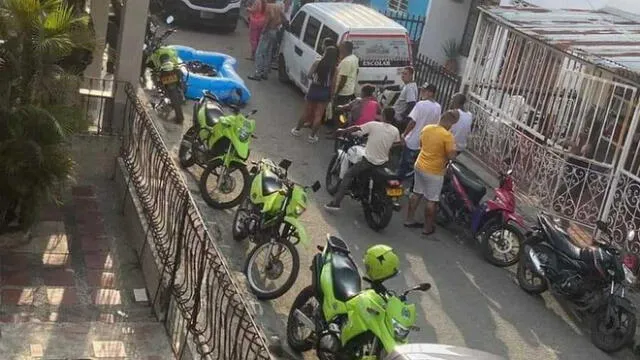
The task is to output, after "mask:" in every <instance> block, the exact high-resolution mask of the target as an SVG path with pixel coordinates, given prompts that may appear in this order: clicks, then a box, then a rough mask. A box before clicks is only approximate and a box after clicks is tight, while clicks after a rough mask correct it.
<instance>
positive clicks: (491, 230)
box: [482, 223, 524, 267]
mask: <svg viewBox="0 0 640 360" xmlns="http://www.w3.org/2000/svg"><path fill="white" fill-rule="evenodd" d="M500 232H502V234H501V235H499V236H503V237H504V235H505V234H504V233H505V232H506V233H511V234H512V235H514V236H515V237H516V239H517V242H518V244H517V245H518V248H517V249H516V250H517V252H516V254H515V256H513V258H504V259H503V258H499V257H498V255H499V254H500V253H501V252H502V251H503V249H499V248H498V246H499V244H496V241H495V240H493V235H494V234H496V233H500ZM483 235H484V236H483V239H482V255H483V256H484V258H485V259H486V260H487V261H488V262H489V263H491V264H492V265H495V266H497V267H507V266H511V265H514V264H515V263H517V262H518V260H519V259H520V253H521V249H522V243H523V242H524V234H523V233H522V231H520V229H518V228H517V227H516V226H514V225H512V224H504V225H502V224H500V223H493V224H489V226H487V228H486V229H484V230H483ZM503 239H504V238H503ZM507 241H509V240H507ZM514 245H515V244H509V247H513V246H514ZM496 252H497V254H496Z"/></svg>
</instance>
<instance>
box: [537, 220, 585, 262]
mask: <svg viewBox="0 0 640 360" xmlns="http://www.w3.org/2000/svg"><path fill="white" fill-rule="evenodd" d="M540 220H541V221H540V222H541V224H542V227H543V228H544V231H545V233H546V234H547V235H548V236H549V240H550V241H551V243H552V244H553V246H554V247H555V248H556V249H558V251H560V252H562V253H563V254H565V255H567V256H569V257H570V258H572V259H575V260H581V255H583V256H584V254H583V252H588V251H590V249H589V248H581V247H579V246H577V245H575V244H574V243H573V241H572V240H571V237H570V236H569V234H568V233H567V232H566V231H565V230H564V229H562V228H561V227H560V226H559V225H558V224H556V223H555V222H554V221H553V220H551V219H550V218H549V217H548V216H540Z"/></svg>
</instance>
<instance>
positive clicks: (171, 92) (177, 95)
mask: <svg viewBox="0 0 640 360" xmlns="http://www.w3.org/2000/svg"><path fill="white" fill-rule="evenodd" d="M167 97H168V98H169V101H170V102H171V107H172V108H173V110H174V111H175V113H176V123H178V124H182V122H183V121H184V113H183V112H182V94H181V92H180V88H178V87H171V88H168V89H167Z"/></svg>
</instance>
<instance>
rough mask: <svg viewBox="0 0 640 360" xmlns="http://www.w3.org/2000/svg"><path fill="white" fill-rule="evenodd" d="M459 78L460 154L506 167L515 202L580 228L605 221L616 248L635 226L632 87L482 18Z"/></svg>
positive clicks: (637, 196) (637, 192)
mask: <svg viewBox="0 0 640 360" xmlns="http://www.w3.org/2000/svg"><path fill="white" fill-rule="evenodd" d="M463 81H464V85H466V87H467V91H468V97H469V100H470V101H469V107H470V110H471V111H472V112H473V113H474V115H475V116H474V130H473V133H472V135H471V138H470V140H469V150H470V151H471V152H472V153H473V154H474V155H475V156H476V157H477V158H478V159H479V160H480V161H482V162H484V163H485V165H487V166H488V167H489V168H491V169H494V170H495V171H496V172H497V171H499V170H503V169H504V168H505V167H512V168H513V169H514V176H515V179H516V181H517V186H518V187H517V188H518V192H519V193H520V195H522V196H523V198H525V199H526V200H527V201H528V202H530V203H531V204H533V205H535V206H536V207H538V208H541V209H543V210H545V211H550V212H553V213H554V214H556V215H558V216H560V217H563V218H565V219H567V220H570V221H574V222H578V223H580V224H582V225H585V226H589V227H593V225H594V223H595V221H596V220H598V219H601V218H602V219H605V218H606V219H609V221H610V223H611V224H612V226H613V228H614V229H615V238H616V240H617V241H620V242H623V241H624V239H625V236H624V234H626V230H627V229H628V228H630V227H632V228H634V229H638V228H640V208H639V205H640V171H639V168H640V156H639V154H638V152H639V151H638V138H639V136H638V135H637V127H638V106H637V100H638V94H637V89H636V87H634V86H631V85H629V84H626V83H625V82H624V79H619V78H617V77H616V76H615V75H614V74H612V73H609V72H606V71H602V70H600V69H598V68H597V67H596V66H595V65H593V64H590V63H588V62H586V61H584V60H581V59H579V58H577V57H575V56H572V55H569V54H566V53H564V52H562V51H560V50H558V49H555V48H553V47H550V46H548V45H547V44H544V43H542V42H538V41H536V40H533V39H531V38H528V37H526V36H524V35H522V34H520V33H518V32H516V31H513V30H512V29H510V28H508V27H506V26H503V25H501V24H499V23H497V22H495V21H493V19H491V18H486V17H485V16H482V17H481V19H480V21H479V23H478V26H477V29H476V34H475V39H474V43H473V46H472V49H471V54H470V56H469V59H468V62H467V68H466V72H465V77H464V79H463ZM629 245H630V248H631V249H632V250H633V251H634V252H637V253H640V243H637V242H634V243H633V244H629Z"/></svg>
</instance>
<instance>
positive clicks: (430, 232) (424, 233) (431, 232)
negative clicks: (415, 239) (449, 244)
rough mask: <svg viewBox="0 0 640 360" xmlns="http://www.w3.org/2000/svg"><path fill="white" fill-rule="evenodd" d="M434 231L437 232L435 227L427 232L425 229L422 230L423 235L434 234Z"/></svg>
mask: <svg viewBox="0 0 640 360" xmlns="http://www.w3.org/2000/svg"><path fill="white" fill-rule="evenodd" d="M434 232H436V229H433V230H431V231H429V232H425V231H424V230H423V231H422V236H429V235H432V234H433V233H434Z"/></svg>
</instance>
